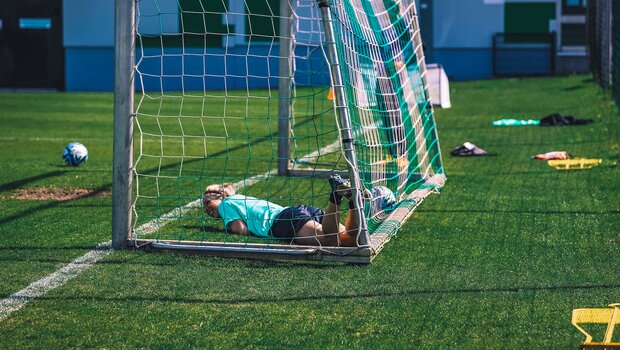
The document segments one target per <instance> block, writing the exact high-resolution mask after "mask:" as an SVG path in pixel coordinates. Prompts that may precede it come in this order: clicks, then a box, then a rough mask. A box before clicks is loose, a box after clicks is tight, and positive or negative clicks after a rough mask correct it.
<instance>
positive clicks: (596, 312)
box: [571, 303, 620, 350]
mask: <svg viewBox="0 0 620 350" xmlns="http://www.w3.org/2000/svg"><path fill="white" fill-rule="evenodd" d="M609 307H610V308H608V309H574V310H573V317H572V320H571V323H572V324H573V326H575V327H576V328H577V329H578V330H579V331H580V332H581V333H583V334H584V335H585V336H586V340H585V341H584V342H583V343H582V344H581V349H606V350H607V349H620V343H618V342H612V341H611V337H612V336H613V334H614V328H615V326H616V325H617V324H620V309H619V308H618V307H620V303H617V304H609ZM580 323H603V324H604V323H606V324H607V330H606V331H605V335H604V336H603V341H602V342H593V341H592V336H591V335H590V334H588V332H586V331H585V330H584V329H583V328H581V327H580V326H579V324H580Z"/></svg>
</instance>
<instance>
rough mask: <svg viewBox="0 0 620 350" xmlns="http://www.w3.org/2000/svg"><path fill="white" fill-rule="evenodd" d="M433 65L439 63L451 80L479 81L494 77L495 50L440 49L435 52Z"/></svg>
mask: <svg viewBox="0 0 620 350" xmlns="http://www.w3.org/2000/svg"><path fill="white" fill-rule="evenodd" d="M433 63H439V64H441V65H442V66H443V68H444V69H445V70H446V74H448V77H449V78H450V79H454V80H477V79H488V78H492V77H493V50H491V49H465V48H460V49H439V48H436V49H434V50H433Z"/></svg>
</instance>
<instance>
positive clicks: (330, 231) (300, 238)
mask: <svg viewBox="0 0 620 350" xmlns="http://www.w3.org/2000/svg"><path fill="white" fill-rule="evenodd" d="M322 222H323V224H320V223H318V222H316V221H314V220H310V221H308V222H306V223H305V224H304V226H302V228H301V229H300V230H299V231H298V232H297V234H296V235H295V242H296V243H297V244H302V245H323V246H342V247H355V246H357V235H358V228H359V224H358V223H359V221H358V213H357V210H354V209H349V211H348V214H347V219H346V221H345V225H342V224H340V213H339V210H338V205H336V204H334V203H332V202H329V204H328V205H327V208H326V209H325V215H324V216H323V220H322Z"/></svg>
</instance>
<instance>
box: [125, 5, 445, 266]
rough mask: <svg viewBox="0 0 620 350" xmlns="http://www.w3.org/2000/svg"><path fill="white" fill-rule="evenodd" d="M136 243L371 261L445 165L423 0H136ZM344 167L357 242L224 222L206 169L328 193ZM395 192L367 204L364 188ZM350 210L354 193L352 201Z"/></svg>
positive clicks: (314, 199)
mask: <svg viewBox="0 0 620 350" xmlns="http://www.w3.org/2000/svg"><path fill="white" fill-rule="evenodd" d="M135 12H136V17H135V18H136V25H135V32H137V36H136V37H135V48H136V57H135V65H134V66H133V67H134V71H133V72H132V76H133V77H134V79H135V85H136V89H137V90H136V91H137V92H136V97H135V105H134V107H133V111H134V115H133V127H134V140H133V142H134V145H133V162H134V164H133V168H132V173H133V186H132V187H133V188H132V190H131V191H132V203H131V204H132V205H131V215H132V219H131V220H132V221H131V222H132V230H131V232H130V233H129V234H128V240H129V242H130V243H131V245H136V246H142V245H149V246H151V247H156V248H158V249H185V248H187V249H192V250H198V251H202V252H205V253H207V254H221V255H231V256H251V257H259V258H260V257H261V256H262V255H263V253H264V254H265V256H269V257H274V256H275V257H285V258H302V259H323V260H331V259H335V260H338V259H340V260H344V261H358V262H366V261H370V259H372V257H373V256H374V255H376V253H378V251H379V250H380V249H381V247H382V246H383V244H385V242H387V241H388V240H389V238H390V237H392V236H393V235H394V234H395V233H396V231H397V230H398V228H399V227H400V226H401V224H402V223H403V222H404V220H406V219H407V217H408V216H409V215H410V213H411V211H412V210H413V209H414V208H415V207H416V206H417V205H418V204H419V203H420V202H421V201H422V199H424V198H425V197H426V196H427V195H428V194H429V193H432V192H437V191H439V190H440V189H441V187H442V186H443V183H444V181H445V176H444V172H443V167H442V160H441V153H440V149H439V142H438V138H437V130H436V126H435V122H434V117H433V109H432V106H431V104H430V98H429V93H428V89H427V84H426V78H425V72H426V70H425V63H424V54H423V51H422V43H421V38H420V28H419V24H418V17H417V13H416V8H415V1H414V0H379V1H376V0H374V1H369V0H331V1H329V2H327V1H316V0H282V1H279V0H138V1H137V2H136V8H135ZM332 174H340V175H342V177H344V178H349V179H350V180H351V182H352V186H353V187H354V191H353V193H354V195H355V196H356V198H355V199H356V206H355V208H354V209H355V210H358V212H359V213H360V214H361V221H362V222H361V223H360V224H361V225H359V226H360V228H359V229H358V230H357V231H358V232H356V233H355V234H356V235H358V236H359V237H358V240H357V245H356V246H354V247H338V246H318V247H306V246H299V245H296V244H295V241H294V239H291V240H279V239H274V238H259V237H256V236H253V235H247V236H239V235H233V234H229V233H228V232H227V231H228V228H227V227H224V225H223V224H222V220H220V219H214V218H211V217H209V216H208V215H206V214H205V213H204V210H203V204H202V201H201V198H202V194H203V192H204V190H205V188H206V187H207V186H208V185H210V184H222V183H232V184H233V185H234V187H235V188H236V191H237V193H239V194H243V195H246V196H251V197H255V198H260V199H264V200H268V201H270V202H273V203H277V204H279V205H281V206H284V207H286V206H294V205H308V206H310V205H311V206H315V207H319V208H324V207H325V205H326V204H327V203H328V199H329V195H330V192H331V189H330V186H329V184H328V181H327V177H328V176H329V175H332ZM377 186H386V187H388V188H389V189H391V190H392V192H393V193H394V194H395V195H396V197H397V199H398V205H397V206H395V207H394V206H392V207H390V208H389V210H386V211H385V212H383V213H380V215H378V216H376V215H375V216H371V215H369V210H368V204H367V203H366V200H365V199H363V198H362V196H361V193H362V187H363V188H365V189H372V188H373V187H377ZM341 207H346V208H343V209H342V210H343V213H342V219H343V221H344V218H345V217H346V215H345V211H346V209H348V206H347V205H342V206H341Z"/></svg>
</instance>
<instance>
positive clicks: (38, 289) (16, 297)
mask: <svg viewBox="0 0 620 350" xmlns="http://www.w3.org/2000/svg"><path fill="white" fill-rule="evenodd" d="M334 144H336V145H338V144H339V141H336V142H335V143H334ZM334 144H331V145H328V146H326V147H324V148H323V149H321V151H319V152H325V150H329V149H331V148H333V147H334ZM276 172H277V170H271V171H268V172H266V173H263V174H260V175H256V176H253V177H251V178H248V179H245V180H241V181H239V182H236V183H234V184H233V186H234V187H235V188H239V187H242V186H251V185H253V184H255V183H257V182H258V181H260V179H263V178H266V177H269V176H270V175H272V174H275V173H276ZM199 205H200V199H197V200H195V201H193V202H190V203H188V204H186V205H184V206H183V207H181V208H177V209H174V210H172V211H171V212H170V213H168V214H165V215H163V216H164V217H163V218H160V219H159V220H157V219H153V220H151V221H149V222H147V223H145V224H144V225H142V226H140V227H138V228H137V229H136V231H138V232H140V233H141V234H149V233H153V232H156V230H158V229H160V228H161V227H162V226H164V225H166V224H167V223H169V222H171V221H173V220H174V217H175V216H177V217H178V214H179V213H180V212H182V211H183V210H189V209H193V208H196V207H198V206H199ZM112 252H113V250H112V241H108V242H104V243H100V244H98V245H97V246H96V247H95V248H94V249H93V250H91V251H89V252H88V253H86V254H84V255H82V256H80V257H79V258H77V259H75V260H73V261H71V262H70V263H69V264H67V265H66V266H64V267H62V268H61V269H59V270H57V271H56V272H54V273H52V274H50V275H48V276H46V277H43V278H42V279H40V280H38V281H35V282H32V283H31V284H30V285H29V286H28V287H26V288H24V289H22V290H20V291H19V292H17V293H14V294H11V295H9V296H8V297H6V298H4V299H2V300H0V322H2V321H4V320H5V319H6V318H8V317H9V316H10V315H11V314H12V313H13V312H15V311H17V310H19V309H21V308H22V307H23V306H24V305H26V304H27V303H29V302H30V301H32V300H35V299H36V298H39V297H41V296H43V295H45V294H46V293H47V292H49V291H51V290H53V289H55V288H58V287H60V286H62V285H64V284H65V283H67V282H68V281H70V280H71V279H73V278H75V277H77V276H78V275H79V274H81V273H82V272H84V271H86V270H88V269H89V268H91V267H93V265H95V263H97V262H98V261H99V260H101V259H103V258H105V257H106V256H108V255H110V254H111V253H112Z"/></svg>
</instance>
